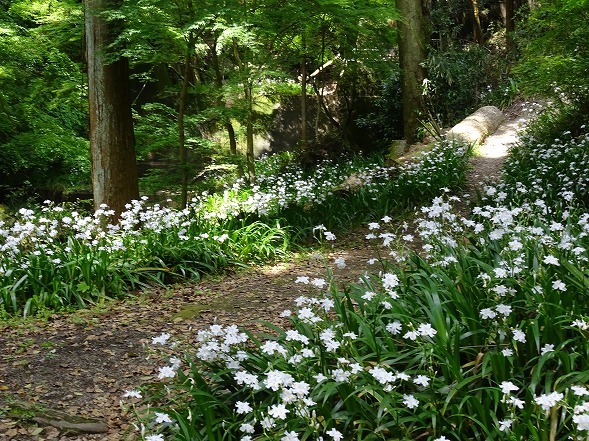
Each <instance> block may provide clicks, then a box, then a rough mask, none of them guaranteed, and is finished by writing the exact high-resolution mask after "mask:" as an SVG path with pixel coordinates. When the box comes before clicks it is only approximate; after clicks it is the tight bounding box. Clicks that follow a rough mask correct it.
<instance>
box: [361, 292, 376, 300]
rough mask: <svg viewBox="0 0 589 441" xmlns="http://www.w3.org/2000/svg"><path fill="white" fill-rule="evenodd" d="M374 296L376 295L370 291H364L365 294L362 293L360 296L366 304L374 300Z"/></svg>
mask: <svg viewBox="0 0 589 441" xmlns="http://www.w3.org/2000/svg"><path fill="white" fill-rule="evenodd" d="M375 295H376V293H375V292H372V291H366V292H365V293H364V295H363V296H362V298H363V299H364V300H366V301H367V302H369V301H371V300H372V299H373V298H374V296H375Z"/></svg>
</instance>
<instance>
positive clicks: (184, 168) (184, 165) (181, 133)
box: [178, 34, 194, 209]
mask: <svg viewBox="0 0 589 441" xmlns="http://www.w3.org/2000/svg"><path fill="white" fill-rule="evenodd" d="M193 46H194V37H193V36H192V34H191V35H190V37H189V38H188V42H187V46H186V58H185V60H184V78H183V79H182V90H181V92H180V97H179V98H178V149H179V155H180V183H181V193H180V194H181V198H180V207H181V208H183V209H184V208H186V205H187V204H188V148H187V147H186V131H185V128H184V114H185V113H186V102H187V100H188V86H189V83H190V77H191V74H192V73H191V69H192V47H193Z"/></svg>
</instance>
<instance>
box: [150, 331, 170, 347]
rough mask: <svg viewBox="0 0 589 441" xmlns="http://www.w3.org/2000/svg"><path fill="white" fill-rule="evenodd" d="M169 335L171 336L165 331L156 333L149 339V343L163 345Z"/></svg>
mask: <svg viewBox="0 0 589 441" xmlns="http://www.w3.org/2000/svg"><path fill="white" fill-rule="evenodd" d="M170 337H171V335H170V334H168V333H167V332H164V333H162V334H160V335H158V336H157V337H153V338H152V339H151V344H152V345H157V344H160V345H165V344H166V342H167V341H168V340H169V339H170Z"/></svg>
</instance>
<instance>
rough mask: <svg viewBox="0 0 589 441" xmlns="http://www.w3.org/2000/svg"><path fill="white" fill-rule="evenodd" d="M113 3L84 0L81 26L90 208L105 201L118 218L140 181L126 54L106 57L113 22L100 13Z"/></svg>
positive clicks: (137, 196) (107, 0)
mask: <svg viewBox="0 0 589 441" xmlns="http://www.w3.org/2000/svg"><path fill="white" fill-rule="evenodd" d="M113 3H114V5H115V6H116V5H120V4H121V3H122V1H121V0H117V1H116V2H113V1H112V0H86V7H85V30H86V58H87V65H88V101H89V114H90V156H91V165H92V189H93V192H94V207H95V209H98V208H100V207H101V205H102V204H106V205H108V207H109V208H110V209H111V210H114V212H115V218H116V219H118V217H119V216H120V214H121V213H122V212H123V211H125V205H126V204H127V203H129V202H130V201H132V200H133V199H138V198H139V184H138V178H137V163H136V157H135V137H134V133H133V117H132V112H131V97H130V87H129V65H128V61H127V59H125V58H120V59H118V60H116V61H114V62H107V60H106V51H107V50H108V47H109V45H110V44H111V43H112V41H113V35H114V29H113V28H114V27H115V25H114V24H113V23H109V22H106V21H105V20H104V19H103V18H102V17H100V15H99V14H100V12H101V11H103V10H104V9H105V8H106V7H107V6H108V7H112V6H113Z"/></svg>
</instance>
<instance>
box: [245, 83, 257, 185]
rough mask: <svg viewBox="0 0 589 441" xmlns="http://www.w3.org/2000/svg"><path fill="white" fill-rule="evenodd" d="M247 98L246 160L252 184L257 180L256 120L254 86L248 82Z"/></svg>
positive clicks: (246, 86)
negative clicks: (255, 156) (255, 152)
mask: <svg viewBox="0 0 589 441" xmlns="http://www.w3.org/2000/svg"><path fill="white" fill-rule="evenodd" d="M244 92H245V100H246V102H247V117H246V121H245V137H246V154H245V162H246V164H247V174H248V178H249V182H250V184H253V183H254V182H255V181H256V167H255V162H254V160H255V158H254V121H253V119H254V118H253V117H254V114H253V96H252V86H251V84H249V83H247V84H245V85H244Z"/></svg>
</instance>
